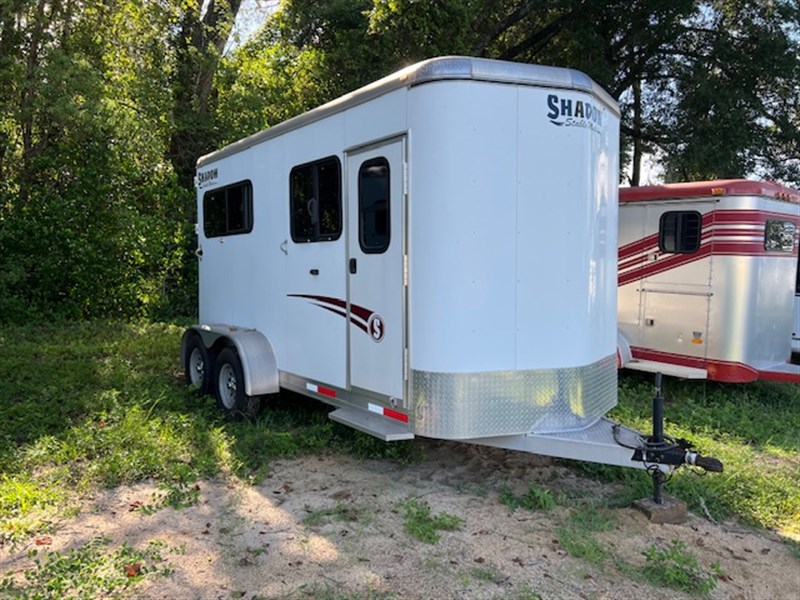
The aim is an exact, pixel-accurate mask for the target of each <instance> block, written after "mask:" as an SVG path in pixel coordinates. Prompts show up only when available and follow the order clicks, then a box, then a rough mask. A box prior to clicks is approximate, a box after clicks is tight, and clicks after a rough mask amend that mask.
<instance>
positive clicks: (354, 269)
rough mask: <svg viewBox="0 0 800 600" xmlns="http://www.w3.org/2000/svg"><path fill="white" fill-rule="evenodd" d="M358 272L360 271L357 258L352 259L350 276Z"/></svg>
mask: <svg viewBox="0 0 800 600" xmlns="http://www.w3.org/2000/svg"><path fill="white" fill-rule="evenodd" d="M356 271H358V263H357V262H356V259H355V258H351V259H350V274H351V275H355V274H356Z"/></svg>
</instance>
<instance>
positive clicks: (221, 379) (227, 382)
mask: <svg viewBox="0 0 800 600" xmlns="http://www.w3.org/2000/svg"><path fill="white" fill-rule="evenodd" d="M214 375H215V377H214V381H215V382H216V385H215V386H214V389H215V393H214V396H215V397H216V399H217V405H218V406H219V407H220V408H221V409H222V411H223V412H224V413H225V416H227V417H228V418H231V419H241V418H242V417H247V418H249V417H254V416H255V415H256V413H257V412H258V409H259V408H260V406H261V397H260V396H248V395H247V394H246V393H245V391H244V389H245V388H244V370H243V369H242V361H241V360H240V359H239V354H238V353H237V352H236V349H235V348H233V347H231V346H228V347H226V348H223V350H222V351H221V352H220V353H219V356H218V357H217V360H216V365H215V369H214Z"/></svg>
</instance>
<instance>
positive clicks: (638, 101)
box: [631, 79, 643, 186]
mask: <svg viewBox="0 0 800 600" xmlns="http://www.w3.org/2000/svg"><path fill="white" fill-rule="evenodd" d="M633 130H634V135H633V168H632V170H631V185H633V186H636V185H640V179H641V170H642V154H643V148H642V138H641V137H640V136H639V134H640V133H641V131H642V80H641V79H637V80H636V81H635V82H634V83H633Z"/></svg>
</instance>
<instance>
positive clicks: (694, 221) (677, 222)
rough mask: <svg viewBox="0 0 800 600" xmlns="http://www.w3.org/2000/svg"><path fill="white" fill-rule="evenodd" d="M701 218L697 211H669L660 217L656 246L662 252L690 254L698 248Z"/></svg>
mask: <svg viewBox="0 0 800 600" xmlns="http://www.w3.org/2000/svg"><path fill="white" fill-rule="evenodd" d="M702 222H703V218H702V217H701V215H700V213H699V212H697V211H683V210H680V211H671V212H666V213H664V214H663V215H661V223H660V225H659V228H658V246H659V248H660V249H661V251H662V252H668V253H674V254H691V253H692V252H697V250H698V249H699V248H700V233H701V230H702Z"/></svg>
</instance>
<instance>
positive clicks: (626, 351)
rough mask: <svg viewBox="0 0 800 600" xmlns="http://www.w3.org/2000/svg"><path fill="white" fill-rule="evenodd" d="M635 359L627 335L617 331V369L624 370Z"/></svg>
mask: <svg viewBox="0 0 800 600" xmlns="http://www.w3.org/2000/svg"><path fill="white" fill-rule="evenodd" d="M632 359H633V353H632V352H631V345H630V344H629V343H628V340H627V338H626V337H625V335H624V334H623V333H622V332H621V331H619V330H617V368H618V369H622V368H623V367H625V365H627V364H628V363H629V362H631V360H632Z"/></svg>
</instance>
